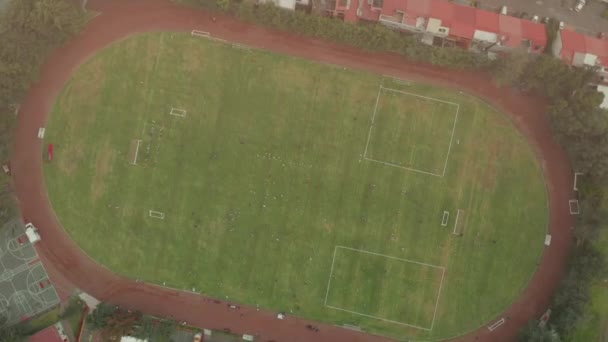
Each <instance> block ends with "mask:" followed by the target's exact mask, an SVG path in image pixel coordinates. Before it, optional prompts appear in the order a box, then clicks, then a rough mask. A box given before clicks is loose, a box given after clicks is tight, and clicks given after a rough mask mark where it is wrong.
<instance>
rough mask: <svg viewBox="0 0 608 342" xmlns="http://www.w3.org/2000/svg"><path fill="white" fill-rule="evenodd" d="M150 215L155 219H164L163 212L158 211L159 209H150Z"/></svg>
mask: <svg viewBox="0 0 608 342" xmlns="http://www.w3.org/2000/svg"><path fill="white" fill-rule="evenodd" d="M150 217H152V218H155V219H160V220H164V219H165V213H163V212H160V211H154V210H150Z"/></svg>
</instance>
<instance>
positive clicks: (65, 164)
mask: <svg viewBox="0 0 608 342" xmlns="http://www.w3.org/2000/svg"><path fill="white" fill-rule="evenodd" d="M83 146H84V145H83V144H70V145H69V146H67V147H66V149H65V151H63V152H60V153H56V155H58V158H55V159H56V160H57V165H58V167H59V170H61V172H62V173H63V174H64V175H65V176H72V175H73V174H74V171H75V170H76V168H77V167H78V164H80V161H82V157H83V156H84V150H83Z"/></svg>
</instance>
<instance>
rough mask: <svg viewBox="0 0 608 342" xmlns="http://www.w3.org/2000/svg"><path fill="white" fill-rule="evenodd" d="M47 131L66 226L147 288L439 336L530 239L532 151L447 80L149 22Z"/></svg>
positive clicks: (49, 174)
mask: <svg viewBox="0 0 608 342" xmlns="http://www.w3.org/2000/svg"><path fill="white" fill-rule="evenodd" d="M381 87H382V88H381ZM420 96H422V97H420ZM372 120H373V122H372ZM46 132H47V133H46V137H45V141H46V142H48V143H53V144H55V159H54V160H53V161H52V162H51V163H47V164H46V165H45V178H46V183H47V187H48V191H49V196H50V199H51V201H52V204H53V207H54V209H55V211H56V213H57V215H58V217H59V219H60V220H61V222H62V224H63V225H64V227H65V228H66V229H67V231H68V232H69V233H70V235H71V236H72V237H73V238H74V239H75V240H76V241H77V242H78V244H79V245H80V246H81V247H82V248H83V249H84V250H85V251H86V252H87V253H88V254H89V255H91V256H92V257H93V258H95V259H96V260H98V261H99V262H100V263H102V264H103V265H106V266H107V267H109V268H111V269H112V270H114V271H116V272H118V273H120V274H124V275H127V276H130V277H132V278H138V279H142V280H145V281H149V282H153V283H157V284H166V285H167V286H172V287H176V288H180V289H188V290H192V289H193V288H194V289H195V290H196V291H200V292H202V293H205V294H208V295H210V296H214V297H218V298H222V299H226V298H227V299H228V300H230V301H235V302H238V303H244V304H249V305H259V306H260V307H264V308H268V309H271V310H276V311H285V312H287V313H293V314H297V315H301V316H303V317H306V318H310V319H315V320H321V321H326V322H331V323H334V324H350V325H355V326H359V327H361V328H362V329H364V330H366V331H370V332H373V333H378V334H385V335H390V336H396V337H403V338H405V337H408V338H421V339H422V338H424V339H437V338H447V337H450V336H454V335H458V334H461V333H464V332H466V331H468V330H471V329H474V328H476V327H478V326H480V325H482V324H485V323H487V322H488V321H489V320H490V319H493V318H495V316H496V315H498V314H499V313H500V312H501V310H503V309H505V308H506V307H507V306H508V305H509V304H510V303H511V302H512V301H513V300H514V299H515V298H516V297H517V296H518V294H519V293H520V291H521V290H522V289H523V288H524V287H525V285H526V284H527V282H528V280H529V279H530V277H531V275H532V273H533V272H534V270H535V269H536V263H537V262H538V260H539V257H540V254H541V252H542V249H543V241H544V235H545V232H546V226H547V216H548V208H547V198H546V192H545V186H544V182H543V178H542V172H541V169H540V166H539V164H538V163H537V161H536V159H535V156H534V153H533V151H532V149H531V148H530V147H529V146H528V144H527V142H526V141H525V139H524V138H523V137H522V136H521V135H520V134H519V133H518V132H517V131H516V130H515V128H514V127H513V126H512V124H511V123H510V121H509V120H508V118H506V117H505V116H504V115H503V114H501V113H499V112H497V111H495V110H494V109H492V108H490V107H489V106H487V105H486V104H484V103H483V102H481V101H478V100H476V99H475V98H472V97H469V96H467V95H464V94H460V93H459V92H458V91H453V90H449V89H442V88H436V87H433V86H429V85H426V84H419V83H412V84H402V83H398V82H395V81H393V80H391V79H389V78H386V77H382V76H379V75H375V74H370V73H365V72H361V71H356V70H346V69H344V68H341V67H335V66H329V65H323V64H318V63H314V62H310V61H306V60H301V59H297V58H292V57H288V56H282V55H277V54H273V53H270V52H265V51H256V50H253V51H246V50H242V49H236V48H232V47H230V45H223V44H220V43H215V42H211V41H208V40H205V39H202V38H195V37H191V36H190V35H187V34H176V33H151V34H143V35H137V36H135V37H132V38H130V39H126V40H123V41H121V42H118V43H115V44H114V45H112V46H110V47H109V48H107V49H105V50H103V51H101V52H100V53H99V54H98V55H96V56H94V57H92V58H91V59H90V60H89V61H88V62H86V63H85V64H84V65H83V66H82V67H81V68H80V69H79V70H78V71H77V72H76V73H75V75H74V76H73V78H72V79H71V81H70V82H69V83H68V84H67V86H66V88H65V89H64V91H63V93H62V94H61V95H60V96H59V97H58V99H57V101H56V104H55V108H54V110H53V113H52V114H51V117H50V121H49V124H48V127H47V130H46ZM374 160H376V161H374ZM420 171H424V172H426V173H423V172H420ZM459 210H460V214H457V213H458V211H459ZM444 211H447V212H449V218H448V220H447V222H446V224H445V225H442V219H443V216H444ZM151 215H152V216H151ZM457 216H458V229H457V232H462V236H460V235H457V234H454V230H455V227H456V224H457V223H456V217H457ZM334 256H335V258H334ZM426 265H432V266H426ZM435 266H436V267H435ZM330 274H331V275H330ZM345 310H346V311H345Z"/></svg>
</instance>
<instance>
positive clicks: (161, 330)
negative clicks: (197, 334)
mask: <svg viewBox="0 0 608 342" xmlns="http://www.w3.org/2000/svg"><path fill="white" fill-rule="evenodd" d="M176 329H177V321H176V320H174V319H165V320H163V321H161V322H160V325H159V327H158V334H157V335H156V337H157V338H158V339H159V340H160V341H171V335H173V333H174V332H175V330H176Z"/></svg>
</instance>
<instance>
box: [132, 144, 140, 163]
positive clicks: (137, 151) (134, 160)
mask: <svg viewBox="0 0 608 342" xmlns="http://www.w3.org/2000/svg"><path fill="white" fill-rule="evenodd" d="M139 144H141V140H137V147H135V158H133V163H132V164H133V165H137V154H138V153H139Z"/></svg>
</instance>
